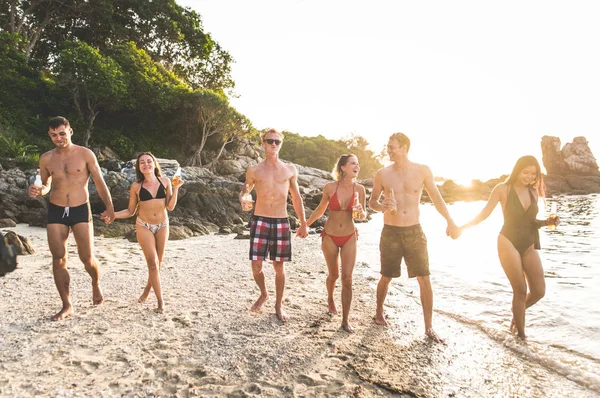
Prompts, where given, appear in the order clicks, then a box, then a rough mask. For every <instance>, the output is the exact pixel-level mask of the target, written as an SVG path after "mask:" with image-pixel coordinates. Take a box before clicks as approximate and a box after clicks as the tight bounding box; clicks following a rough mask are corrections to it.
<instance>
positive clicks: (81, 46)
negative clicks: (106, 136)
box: [55, 42, 127, 146]
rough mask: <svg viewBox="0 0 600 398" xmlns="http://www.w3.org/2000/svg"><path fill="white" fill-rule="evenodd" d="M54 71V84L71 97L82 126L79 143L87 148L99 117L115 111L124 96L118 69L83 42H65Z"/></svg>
mask: <svg viewBox="0 0 600 398" xmlns="http://www.w3.org/2000/svg"><path fill="white" fill-rule="evenodd" d="M55 70H56V73H57V77H56V81H57V83H58V84H59V85H60V86H61V87H63V88H64V89H65V90H66V91H68V92H69V93H70V95H71V97H72V99H73V106H74V107H75V110H76V111H77V114H78V115H79V117H80V119H81V120H82V121H83V122H84V124H85V130H84V134H83V141H82V142H83V145H84V146H88V144H89V140H90V137H91V135H92V130H93V127H94V120H96V117H97V116H98V113H100V111H101V110H102V109H117V108H118V107H119V106H120V105H121V101H122V99H123V98H124V97H125V94H126V93H127V84H126V81H125V79H124V74H123V72H122V71H121V67H120V66H119V64H117V63H116V62H115V61H114V60H113V59H112V58H110V57H106V56H102V54H100V52H99V51H98V50H96V49H94V48H92V47H91V46H90V45H88V44H86V43H84V42H65V43H64V44H63V46H62V49H61V52H60V53H59V55H58V59H57V61H56V68H55Z"/></svg>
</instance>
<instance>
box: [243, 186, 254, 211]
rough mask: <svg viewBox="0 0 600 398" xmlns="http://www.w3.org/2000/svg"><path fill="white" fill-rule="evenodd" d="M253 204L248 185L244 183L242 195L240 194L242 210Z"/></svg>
mask: <svg viewBox="0 0 600 398" xmlns="http://www.w3.org/2000/svg"><path fill="white" fill-rule="evenodd" d="M253 206H254V200H252V195H251V194H250V185H248V184H246V185H244V195H242V210H244V211H250V210H252V207H253Z"/></svg>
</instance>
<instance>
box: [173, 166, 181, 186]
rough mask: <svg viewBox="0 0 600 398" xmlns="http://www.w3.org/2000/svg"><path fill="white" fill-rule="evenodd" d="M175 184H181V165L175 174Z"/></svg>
mask: <svg viewBox="0 0 600 398" xmlns="http://www.w3.org/2000/svg"><path fill="white" fill-rule="evenodd" d="M172 182H173V186H175V187H176V186H177V185H179V184H181V167H178V168H177V171H175V174H173V180H172Z"/></svg>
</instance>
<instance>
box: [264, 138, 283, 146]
mask: <svg viewBox="0 0 600 398" xmlns="http://www.w3.org/2000/svg"><path fill="white" fill-rule="evenodd" d="M263 142H266V143H267V144H269V145H273V144H275V145H277V146H279V144H281V140H274V139H272V138H267V139H266V140H263Z"/></svg>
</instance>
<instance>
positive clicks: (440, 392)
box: [0, 225, 596, 397]
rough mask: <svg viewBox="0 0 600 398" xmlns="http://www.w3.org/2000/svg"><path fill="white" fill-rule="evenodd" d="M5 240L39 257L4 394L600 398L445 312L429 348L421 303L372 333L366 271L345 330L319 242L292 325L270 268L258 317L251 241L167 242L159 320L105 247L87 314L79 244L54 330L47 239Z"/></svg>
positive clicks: (117, 250)
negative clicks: (279, 307)
mask: <svg viewBox="0 0 600 398" xmlns="http://www.w3.org/2000/svg"><path fill="white" fill-rule="evenodd" d="M6 230H15V231H16V232H18V233H19V234H21V235H24V236H27V237H29V238H30V239H31V241H32V244H33V246H34V248H35V249H36V250H37V253H36V254H34V255H30V256H23V257H21V258H20V261H19V268H18V269H17V270H16V271H15V272H13V273H11V274H9V275H7V276H6V277H4V278H1V279H0V314H1V318H0V319H2V321H1V322H0V347H1V349H0V396H15V397H20V396H23V397H27V396H126V397H144V396H177V397H188V396H231V397H247V396H278V397H280V396H298V397H304V396H306V397H313V396H340V397H349V396H354V397H374V396H407V397H414V396H423V397H492V396H493V397H496V396H500V397H508V396H518V397H565V396H578V397H588V396H596V395H595V394H594V393H592V392H590V390H588V389H586V388H584V387H582V386H580V385H578V384H576V383H575V382H572V381H569V380H567V379H565V378H564V377H563V376H561V375H559V374H556V373H553V372H552V371H549V370H546V369H545V368H544V367H542V366H539V365H535V364H533V363H531V362H528V361H526V360H524V359H522V358H520V356H519V355H518V354H516V353H515V352H514V351H511V350H508V349H506V348H505V346H504V345H502V344H499V343H498V342H496V341H493V340H492V339H490V338H489V337H487V336H486V335H485V334H484V333H482V332H480V331H479V330H478V329H477V328H476V327H472V326H468V325H467V326H465V325H464V324H461V323H459V322H457V321H456V320H453V319H451V318H449V317H445V316H444V315H442V314H439V313H434V326H435V328H436V331H437V332H438V334H439V335H441V336H442V337H444V338H446V340H447V345H441V344H435V343H433V342H432V341H431V340H429V339H428V338H426V337H425V336H424V327H423V321H422V314H421V308H420V305H419V304H418V303H416V302H415V301H414V300H413V299H410V298H409V297H406V298H405V299H402V300H399V302H400V303H402V304H401V305H399V306H398V307H396V308H391V307H387V312H388V313H389V314H390V318H389V321H390V324H391V326H390V327H387V328H383V327H379V326H377V325H375V324H374V322H373V320H372V316H373V315H374V309H375V290H374V289H373V285H374V283H375V282H376V280H374V279H373V277H368V276H366V275H367V274H366V273H364V272H361V267H365V266H366V265H365V264H359V265H358V266H357V269H356V271H355V274H354V275H355V276H354V301H353V306H352V312H351V319H350V322H351V324H352V325H353V326H354V328H355V330H356V333H354V334H348V333H346V332H344V331H342V330H340V324H341V316H340V315H336V316H329V315H327V313H326V311H327V302H326V297H327V296H326V289H325V278H326V267H325V264H324V261H323V258H322V254H321V251H320V240H319V238H318V236H316V235H311V236H309V238H307V239H305V240H301V239H296V238H295V239H294V242H293V245H294V260H293V261H292V262H291V263H290V264H288V265H287V289H286V294H285V300H284V305H285V309H286V311H287V314H288V315H289V316H290V320H289V321H288V322H287V323H282V322H280V321H279V320H278V319H277V317H276V316H275V312H274V308H273V305H274V296H275V292H274V290H275V286H274V272H273V269H272V267H271V266H270V264H267V263H265V274H266V280H267V287H268V289H269V294H270V295H271V297H270V298H269V301H267V303H266V304H265V306H264V308H263V310H262V312H260V313H252V312H250V311H249V308H250V306H251V305H252V304H253V303H254V301H255V300H256V298H257V297H258V289H257V288H256V286H255V284H254V281H253V279H252V273H251V269H250V265H249V262H248V261H247V260H246V259H247V253H248V241H247V240H234V239H233V235H227V236H216V235H211V236H204V237H197V238H191V239H187V240H184V241H170V242H169V243H168V246H167V253H166V256H165V263H164V264H163V268H162V271H161V281H162V286H163V294H164V297H165V306H166V308H165V309H166V311H165V313H163V314H158V313H156V312H154V311H153V309H154V308H155V307H156V299H155V297H154V294H153V293H151V294H150V297H149V298H148V300H147V302H146V303H143V304H140V303H138V302H137V299H138V297H139V296H140V294H141V293H142V290H143V287H144V285H145V283H146V278H147V274H148V272H147V269H146V265H145V262H144V260H143V257H142V254H141V250H140V249H139V246H138V245H137V244H136V243H130V242H128V241H126V240H123V239H104V238H96V250H95V253H96V255H97V257H98V259H99V261H100V263H101V275H102V276H101V286H102V289H103V292H104V297H105V300H104V303H103V304H101V305H99V306H94V305H92V292H91V283H90V278H89V276H88V275H87V273H86V272H85V270H84V269H83V266H82V265H81V263H80V262H79V260H78V258H77V256H76V252H75V244H74V241H73V239H72V237H71V238H70V241H69V270H70V272H71V295H72V299H73V304H74V310H75V315H74V316H73V317H72V318H70V319H67V320H65V321H60V322H51V321H50V316H51V315H53V314H54V313H55V312H57V311H58V310H59V309H60V308H59V307H60V300H59V297H58V293H57V291H56V288H55V286H54V281H53V279H52V271H51V261H50V257H49V251H48V249H47V245H46V231H45V229H41V228H34V227H28V226H24V225H19V226H17V227H16V228H8V229H6ZM359 250H360V246H359ZM374 261H376V259H375V260H374ZM339 286H340V284H339V281H338V289H337V292H336V304H337V306H338V311H341V302H340V288H339ZM434 287H435V283H434Z"/></svg>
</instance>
